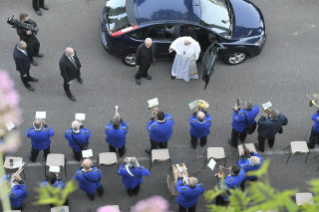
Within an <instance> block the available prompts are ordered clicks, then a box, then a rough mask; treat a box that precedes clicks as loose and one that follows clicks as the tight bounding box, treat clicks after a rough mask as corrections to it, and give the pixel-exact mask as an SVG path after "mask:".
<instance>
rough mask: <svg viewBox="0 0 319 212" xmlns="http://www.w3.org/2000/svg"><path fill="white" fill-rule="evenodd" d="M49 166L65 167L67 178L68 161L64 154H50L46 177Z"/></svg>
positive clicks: (46, 164) (45, 169) (45, 172)
mask: <svg viewBox="0 0 319 212" xmlns="http://www.w3.org/2000/svg"><path fill="white" fill-rule="evenodd" d="M47 166H59V167H60V166H63V168H64V172H65V177H67V173H66V159H65V156H64V154H58V153H50V154H48V156H47V161H46V163H45V166H44V176H45V175H46V174H47Z"/></svg>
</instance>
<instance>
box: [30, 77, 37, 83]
mask: <svg viewBox="0 0 319 212" xmlns="http://www.w3.org/2000/svg"><path fill="white" fill-rule="evenodd" d="M30 81H31V82H38V81H39V80H38V79H37V78H32V79H31V80H30Z"/></svg>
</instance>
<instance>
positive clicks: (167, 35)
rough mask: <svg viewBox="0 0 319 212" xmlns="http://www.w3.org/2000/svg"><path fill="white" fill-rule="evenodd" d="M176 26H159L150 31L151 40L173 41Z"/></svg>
mask: <svg viewBox="0 0 319 212" xmlns="http://www.w3.org/2000/svg"><path fill="white" fill-rule="evenodd" d="M175 28H176V27H175V25H157V26H153V27H152V28H151V29H150V30H149V31H148V36H147V37H149V38H152V40H155V41H173V40H174V39H175Z"/></svg>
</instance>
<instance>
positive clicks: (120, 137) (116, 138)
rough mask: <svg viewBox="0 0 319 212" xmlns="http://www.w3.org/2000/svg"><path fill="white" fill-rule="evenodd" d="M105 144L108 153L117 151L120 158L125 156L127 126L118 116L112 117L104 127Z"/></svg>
mask: <svg viewBox="0 0 319 212" xmlns="http://www.w3.org/2000/svg"><path fill="white" fill-rule="evenodd" d="M104 130H105V133H106V142H107V143H108V144H109V150H110V152H116V149H118V151H119V155H120V157H122V156H123V155H124V154H125V144H126V133H127V132H128V126H127V124H126V123H125V122H124V121H123V119H122V118H121V116H120V114H118V115H116V116H114V117H113V118H112V120H111V122H110V123H109V124H108V125H107V126H106V127H105V129H104Z"/></svg>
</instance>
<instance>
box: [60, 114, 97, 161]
mask: <svg viewBox="0 0 319 212" xmlns="http://www.w3.org/2000/svg"><path fill="white" fill-rule="evenodd" d="M91 135H92V134H91V132H90V130H89V129H87V128H85V127H84V126H83V125H82V123H81V122H79V121H78V120H75V121H73V122H72V125H71V129H68V130H67V131H65V133H64V137H65V138H66V140H68V141H69V145H70V147H71V148H72V150H73V155H72V157H73V158H74V159H75V160H77V161H80V160H81V159H82V150H86V149H87V148H88V146H89V144H90V141H89V138H91Z"/></svg>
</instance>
